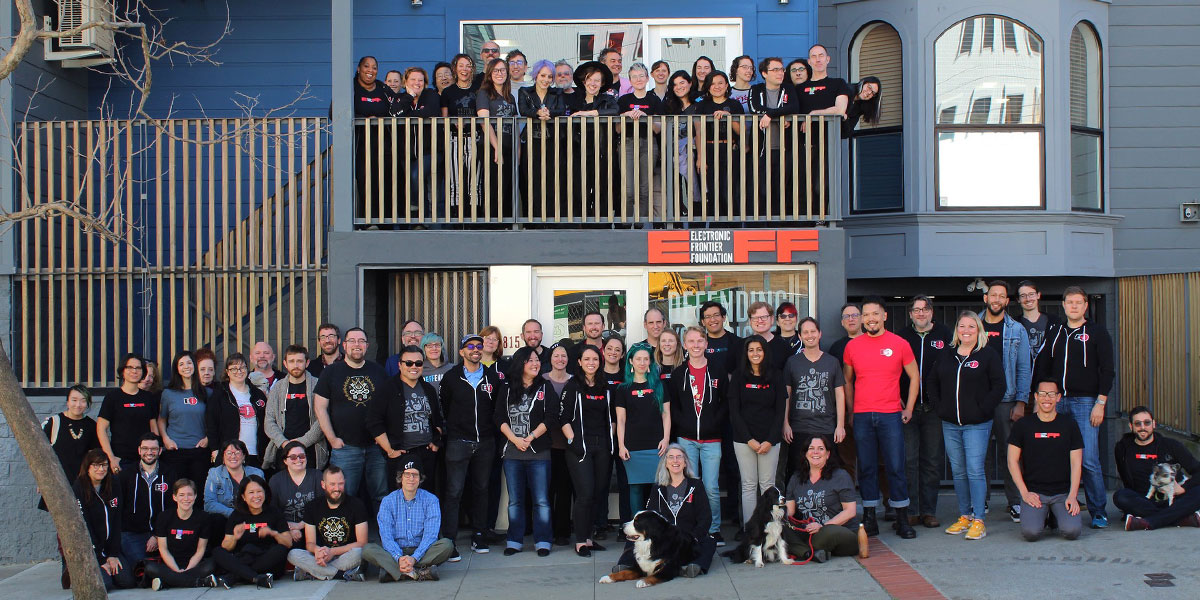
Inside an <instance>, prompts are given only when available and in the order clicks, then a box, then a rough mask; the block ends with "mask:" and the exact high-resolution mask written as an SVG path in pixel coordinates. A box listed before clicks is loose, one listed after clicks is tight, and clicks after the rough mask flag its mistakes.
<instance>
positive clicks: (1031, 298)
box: [1017, 292, 1038, 300]
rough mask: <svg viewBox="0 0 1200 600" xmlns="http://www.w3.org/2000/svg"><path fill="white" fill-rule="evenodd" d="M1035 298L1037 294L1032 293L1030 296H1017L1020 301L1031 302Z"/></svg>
mask: <svg viewBox="0 0 1200 600" xmlns="http://www.w3.org/2000/svg"><path fill="white" fill-rule="evenodd" d="M1037 296H1038V295H1037V292H1034V293H1032V294H1021V295H1019V296H1017V297H1018V298H1020V299H1022V300H1033V299H1035V298H1037Z"/></svg>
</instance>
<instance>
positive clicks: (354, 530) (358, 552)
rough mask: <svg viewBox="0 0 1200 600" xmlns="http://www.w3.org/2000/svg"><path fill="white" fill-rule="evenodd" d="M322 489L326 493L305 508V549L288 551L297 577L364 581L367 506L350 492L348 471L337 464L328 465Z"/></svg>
mask: <svg viewBox="0 0 1200 600" xmlns="http://www.w3.org/2000/svg"><path fill="white" fill-rule="evenodd" d="M321 490H323V491H324V492H325V494H324V497H323V498H319V499H317V500H315V501H313V502H309V503H308V506H307V507H306V508H305V512H304V542H305V547H304V549H300V548H295V549H293V550H292V551H291V552H288V562H290V563H292V565H294V566H295V567H296V572H295V579H296V581H303V580H305V579H320V580H322V581H324V580H327V579H335V578H336V579H345V580H346V581H362V580H363V576H362V573H361V572H360V569H359V564H360V563H361V562H362V549H363V546H365V545H366V544H367V509H366V508H365V507H364V506H363V503H362V500H359V499H358V498H355V497H353V496H347V495H346V475H345V474H343V473H342V470H341V468H339V467H338V466H336V465H329V466H328V467H325V471H324V472H322V474H321Z"/></svg>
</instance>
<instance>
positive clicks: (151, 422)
mask: <svg viewBox="0 0 1200 600" xmlns="http://www.w3.org/2000/svg"><path fill="white" fill-rule="evenodd" d="M117 371H118V372H117V378H118V379H119V380H120V381H121V386H120V387H119V388H117V389H115V390H113V391H111V392H109V393H108V394H106V395H105V396H104V402H103V403H102V404H101V405H100V414H99V415H98V416H97V417H96V438H97V440H98V441H99V442H100V448H101V449H102V450H104V453H105V454H107V455H108V461H109V464H110V465H111V467H112V472H113V473H120V472H121V469H123V468H126V467H130V466H133V465H134V464H135V463H137V460H138V453H137V445H138V441H139V440H141V439H142V436H143V435H145V434H147V433H150V432H154V433H158V423H157V422H155V419H156V418H157V417H158V397H157V396H156V395H154V394H151V393H150V392H147V391H145V390H143V389H141V388H139V387H138V384H139V383H141V381H142V378H143V377H144V375H145V373H146V361H145V360H143V359H142V357H140V356H137V355H136V354H127V355H125V357H124V358H122V359H121V364H120V366H119V367H118V368H117Z"/></svg>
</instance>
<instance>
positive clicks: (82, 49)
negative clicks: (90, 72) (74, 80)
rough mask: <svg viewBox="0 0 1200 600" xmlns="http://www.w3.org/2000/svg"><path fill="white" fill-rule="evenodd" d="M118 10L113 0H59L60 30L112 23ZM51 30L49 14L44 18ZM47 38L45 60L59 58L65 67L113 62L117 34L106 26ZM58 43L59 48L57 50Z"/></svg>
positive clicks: (45, 23)
mask: <svg viewBox="0 0 1200 600" xmlns="http://www.w3.org/2000/svg"><path fill="white" fill-rule="evenodd" d="M115 20H116V19H115V13H114V12H113V5H112V2H110V0H58V29H57V31H70V30H72V29H75V28H77V27H81V26H83V25H87V24H89V23H111V22H113V21H115ZM43 23H44V26H45V28H46V29H47V30H49V29H51V21H50V17H49V16H46V17H45V18H44V19H43ZM55 41H56V40H52V39H47V40H45V59H46V60H60V61H62V64H63V66H64V67H94V66H97V65H103V64H109V63H111V62H113V56H114V47H115V45H116V44H115V42H116V40H115V37H114V35H113V30H112V29H109V28H107V27H89V28H87V29H84V30H83V31H79V32H77V33H75V34H72V35H69V36H65V37H61V38H57V44H55V43H54V42H55ZM55 46H57V49H55Z"/></svg>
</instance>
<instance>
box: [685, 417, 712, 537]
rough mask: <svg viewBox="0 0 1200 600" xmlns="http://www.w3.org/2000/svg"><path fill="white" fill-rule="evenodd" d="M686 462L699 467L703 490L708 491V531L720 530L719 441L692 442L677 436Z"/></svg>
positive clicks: (694, 467) (695, 467) (696, 467)
mask: <svg viewBox="0 0 1200 600" xmlns="http://www.w3.org/2000/svg"><path fill="white" fill-rule="evenodd" d="M678 441H679V445H680V446H683V452H684V454H687V457H688V462H690V463H692V468H693V469H699V471H700V480H701V481H703V482H704V491H705V492H707V493H708V508H709V509H710V510H712V524H711V525H709V526H708V532H709V533H717V532H719V531H721V489H720V483H719V481H720V474H721V442H708V443H701V442H693V441H692V440H685V439H683V438H679V440H678Z"/></svg>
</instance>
